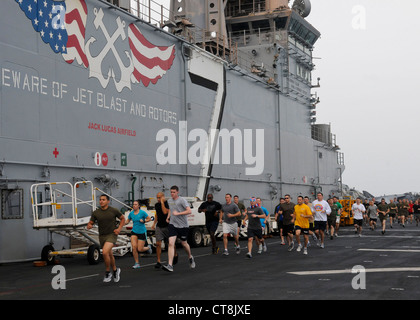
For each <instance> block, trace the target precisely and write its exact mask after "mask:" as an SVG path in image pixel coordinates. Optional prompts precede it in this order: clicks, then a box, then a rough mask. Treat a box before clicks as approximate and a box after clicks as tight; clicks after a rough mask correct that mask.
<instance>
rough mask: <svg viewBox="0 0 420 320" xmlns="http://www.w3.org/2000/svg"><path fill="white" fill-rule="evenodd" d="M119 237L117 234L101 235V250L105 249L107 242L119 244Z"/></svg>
mask: <svg viewBox="0 0 420 320" xmlns="http://www.w3.org/2000/svg"><path fill="white" fill-rule="evenodd" d="M117 237H118V236H117V235H116V234H115V233H111V234H106V235H100V236H99V244H100V245H101V248H103V247H104V244H105V242H111V243H113V244H116V243H117Z"/></svg>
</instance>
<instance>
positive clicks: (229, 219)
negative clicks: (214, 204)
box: [219, 193, 241, 256]
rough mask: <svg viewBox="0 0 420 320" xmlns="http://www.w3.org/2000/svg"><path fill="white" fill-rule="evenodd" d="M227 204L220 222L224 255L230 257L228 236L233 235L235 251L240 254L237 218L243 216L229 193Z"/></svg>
mask: <svg viewBox="0 0 420 320" xmlns="http://www.w3.org/2000/svg"><path fill="white" fill-rule="evenodd" d="M225 200H226V203H225V204H223V205H222V210H221V211H220V220H219V222H220V223H222V224H223V245H224V247H225V250H224V252H223V255H225V256H227V255H229V251H228V248H227V247H228V236H229V235H230V234H232V235H233V238H234V239H235V250H236V253H237V254H239V253H240V252H241V248H240V246H239V234H238V223H237V222H236V221H237V217H240V216H241V211H240V210H239V207H238V206H237V205H236V203H234V202H232V195H231V194H230V193H227V194H226V196H225Z"/></svg>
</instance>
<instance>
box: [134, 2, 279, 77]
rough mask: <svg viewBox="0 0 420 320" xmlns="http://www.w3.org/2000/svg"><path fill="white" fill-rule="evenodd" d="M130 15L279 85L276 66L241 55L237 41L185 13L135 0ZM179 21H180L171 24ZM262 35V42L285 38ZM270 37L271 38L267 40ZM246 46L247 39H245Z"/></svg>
mask: <svg viewBox="0 0 420 320" xmlns="http://www.w3.org/2000/svg"><path fill="white" fill-rule="evenodd" d="M262 4H264V8H265V1H261V2H256V6H257V8H258V6H261V5H262ZM130 13H131V14H133V15H135V16H137V17H139V18H140V19H142V20H144V21H147V22H149V23H150V24H154V25H155V26H157V27H160V28H163V29H168V30H169V28H171V30H170V32H172V33H174V34H176V35H179V36H182V37H183V38H184V39H185V40H186V41H188V42H189V43H193V44H195V45H197V46H199V47H201V48H202V49H204V50H207V51H209V52H211V53H212V54H214V55H216V56H219V57H221V58H222V59H224V60H225V61H227V62H229V63H231V64H232V65H238V66H240V67H241V68H243V69H244V70H248V71H250V72H251V73H252V74H254V75H256V76H258V77H260V78H262V80H264V81H266V82H267V83H269V84H275V79H276V76H275V74H274V68H272V66H264V65H263V63H262V62H261V61H259V60H258V59H256V57H255V56H252V55H251V56H250V55H247V54H245V53H243V52H240V53H239V50H238V46H239V45H238V42H237V39H236V38H234V37H232V36H227V35H226V34H222V33H219V32H215V31H214V32H210V31H208V30H204V29H201V28H199V27H197V26H194V25H192V24H191V23H189V21H188V20H187V19H185V17H184V16H183V13H182V12H181V13H179V12H171V10H169V9H167V8H166V7H164V6H163V5H161V4H159V3H157V2H156V1H154V0H132V1H131V8H130ZM171 17H172V19H176V20H177V21H171ZM257 32H259V33H260V42H261V43H262V42H264V41H268V40H270V39H271V40H273V39H277V40H279V39H280V37H281V35H280V34H279V32H268V33H267V31H266V30H262V29H261V30H260V31H257ZM267 34H268V35H269V38H270V39H268V38H267ZM244 44H246V40H244Z"/></svg>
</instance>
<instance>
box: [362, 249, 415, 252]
mask: <svg viewBox="0 0 420 320" xmlns="http://www.w3.org/2000/svg"><path fill="white" fill-rule="evenodd" d="M357 251H377V252H420V250H413V249H357Z"/></svg>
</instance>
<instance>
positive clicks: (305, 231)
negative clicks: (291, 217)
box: [295, 226, 309, 235]
mask: <svg viewBox="0 0 420 320" xmlns="http://www.w3.org/2000/svg"><path fill="white" fill-rule="evenodd" d="M296 230H300V233H302V234H306V235H308V234H309V228H302V227H300V226H295V233H296Z"/></svg>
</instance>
